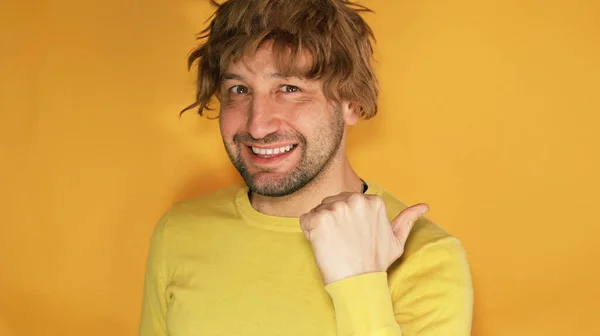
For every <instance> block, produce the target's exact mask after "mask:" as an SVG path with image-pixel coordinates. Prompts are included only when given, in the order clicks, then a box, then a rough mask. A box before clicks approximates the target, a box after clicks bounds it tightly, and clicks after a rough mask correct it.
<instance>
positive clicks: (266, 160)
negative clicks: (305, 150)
mask: <svg viewBox="0 0 600 336" xmlns="http://www.w3.org/2000/svg"><path fill="white" fill-rule="evenodd" d="M297 147H298V145H295V146H294V148H292V149H291V150H289V151H287V152H285V153H280V154H273V155H269V156H267V155H256V154H254V152H253V151H252V148H251V147H248V146H246V149H247V150H248V153H249V155H250V159H251V160H252V162H254V163H256V164H258V165H271V164H275V163H279V162H281V161H283V160H285V159H287V158H288V157H289V156H290V155H292V153H293V152H294V151H295V150H296V148H297Z"/></svg>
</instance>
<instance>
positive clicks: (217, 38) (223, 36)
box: [182, 0, 379, 119]
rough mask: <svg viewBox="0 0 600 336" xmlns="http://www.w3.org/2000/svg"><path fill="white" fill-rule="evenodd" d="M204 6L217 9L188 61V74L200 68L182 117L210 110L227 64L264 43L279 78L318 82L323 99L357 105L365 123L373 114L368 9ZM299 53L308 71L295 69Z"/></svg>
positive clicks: (324, 3) (297, 3) (312, 2)
mask: <svg viewBox="0 0 600 336" xmlns="http://www.w3.org/2000/svg"><path fill="white" fill-rule="evenodd" d="M210 1H211V3H212V4H213V5H215V6H217V10H216V12H215V13H214V14H213V16H211V18H212V21H211V22H210V24H209V26H208V27H207V28H206V29H204V30H203V31H202V32H201V34H200V36H199V37H198V39H202V40H204V39H205V41H204V42H203V44H201V45H200V46H199V47H198V48H196V49H195V50H194V51H193V52H192V53H191V54H190V56H189V58H188V67H189V68H191V67H192V65H193V64H194V63H198V75H197V76H198V77H197V92H196V101H195V102H194V103H193V104H192V105H190V106H188V107H187V108H185V109H184V110H183V111H182V113H183V112H185V111H187V110H189V109H192V108H198V113H199V114H200V115H202V114H203V111H204V110H210V109H211V108H210V101H211V98H212V97H213V96H215V95H216V96H217V97H218V92H219V86H220V84H221V80H222V74H223V71H224V69H225V68H226V67H227V66H228V64H229V63H230V62H232V61H233V62H235V61H238V60H239V59H240V58H242V57H244V56H250V55H253V54H254V53H255V52H256V51H257V49H258V48H259V47H260V46H261V45H262V44H263V43H264V42H267V41H270V42H272V50H273V54H274V59H275V62H276V67H277V68H278V70H279V71H280V72H282V73H283V75H284V76H298V77H303V78H309V79H320V80H322V81H323V90H324V94H325V96H326V97H327V98H328V99H330V100H334V101H340V100H348V101H351V102H353V103H355V104H356V105H357V106H358V107H359V116H360V117H362V118H364V119H369V118H371V117H373V116H374V115H375V114H376V113H377V96H378V92H379V89H378V81H377V78H376V76H375V73H374V71H373V68H372V66H371V58H372V56H373V46H372V41H374V40H375V37H374V35H373V31H372V30H371V28H370V27H369V26H368V25H367V23H366V22H365V21H364V20H363V18H362V17H361V16H360V13H361V12H371V10H370V9H368V8H366V7H364V6H362V5H358V4H356V3H354V2H352V1H348V0H229V1H226V2H224V3H222V4H219V3H217V2H216V1H215V0H210ZM303 51H308V52H309V54H310V56H311V60H312V66H311V67H309V69H308V70H307V69H299V68H298V67H297V66H296V64H297V63H296V58H297V57H298V56H299V55H300V52H303Z"/></svg>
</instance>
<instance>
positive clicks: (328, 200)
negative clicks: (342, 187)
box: [321, 192, 352, 204]
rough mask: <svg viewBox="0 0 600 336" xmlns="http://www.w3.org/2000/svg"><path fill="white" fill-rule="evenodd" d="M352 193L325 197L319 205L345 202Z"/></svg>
mask: <svg viewBox="0 0 600 336" xmlns="http://www.w3.org/2000/svg"><path fill="white" fill-rule="evenodd" d="M351 194H352V193H349V192H343V193H340V194H337V195H333V196H329V197H325V198H324V199H323V200H322V201H321V204H329V203H333V202H337V201H345V200H346V199H347V198H348V196H350V195H351Z"/></svg>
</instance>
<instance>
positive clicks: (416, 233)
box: [376, 187, 463, 261]
mask: <svg viewBox="0 0 600 336" xmlns="http://www.w3.org/2000/svg"><path fill="white" fill-rule="evenodd" d="M376 188H377V191H376V192H377V193H378V194H379V195H380V196H381V198H382V199H383V201H384V203H385V207H386V210H387V215H388V218H389V219H390V220H392V219H394V218H395V217H396V216H397V215H398V214H399V213H400V212H401V211H402V210H404V209H406V208H407V207H408V205H407V204H406V203H405V202H403V201H401V200H400V199H398V198H397V197H396V196H394V195H393V194H391V193H390V192H388V191H387V190H385V189H383V188H381V187H376ZM462 249H463V248H462V245H461V243H460V241H459V240H458V239H457V238H456V237H454V236H452V235H451V234H450V233H448V232H447V231H446V230H444V229H443V228H442V227H441V226H440V225H438V224H437V223H435V222H434V221H432V220H431V219H429V218H428V217H427V216H423V217H421V218H420V219H419V220H417V222H416V223H415V225H414V226H413V228H412V230H411V233H410V235H409V238H408V240H407V242H406V246H405V250H404V254H403V255H402V258H401V260H400V261H402V260H405V259H408V258H410V257H412V256H413V255H416V254H420V253H423V252H424V251H427V252H436V253H438V252H439V253H447V252H450V253H458V254H462V253H463V251H462Z"/></svg>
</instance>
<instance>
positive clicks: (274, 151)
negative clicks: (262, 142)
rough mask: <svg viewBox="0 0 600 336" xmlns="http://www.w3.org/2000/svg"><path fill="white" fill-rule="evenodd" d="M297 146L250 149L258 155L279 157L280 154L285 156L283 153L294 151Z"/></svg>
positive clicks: (252, 147)
mask: <svg viewBox="0 0 600 336" xmlns="http://www.w3.org/2000/svg"><path fill="white" fill-rule="evenodd" d="M296 146H297V145H287V146H282V147H276V148H260V147H254V146H250V149H251V150H252V152H253V153H254V154H256V155H278V154H283V153H286V152H289V151H291V150H292V149H294V148H295V147H296Z"/></svg>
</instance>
